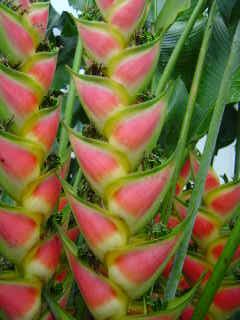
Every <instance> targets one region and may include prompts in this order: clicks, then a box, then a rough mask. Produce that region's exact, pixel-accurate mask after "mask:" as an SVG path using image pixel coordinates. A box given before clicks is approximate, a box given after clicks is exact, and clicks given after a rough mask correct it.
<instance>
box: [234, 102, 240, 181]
mask: <svg viewBox="0 0 240 320" xmlns="http://www.w3.org/2000/svg"><path fill="white" fill-rule="evenodd" d="M239 177H240V104H238V120H237V141H236V145H235V164H234V180H235V181H236V180H238V179H239Z"/></svg>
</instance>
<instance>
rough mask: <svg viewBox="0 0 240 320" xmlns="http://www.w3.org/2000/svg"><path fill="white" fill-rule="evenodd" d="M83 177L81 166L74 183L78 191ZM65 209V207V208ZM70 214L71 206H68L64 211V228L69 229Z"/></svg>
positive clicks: (74, 187)
mask: <svg viewBox="0 0 240 320" xmlns="http://www.w3.org/2000/svg"><path fill="white" fill-rule="evenodd" d="M81 177H82V170H81V169H80V168H79V169H78V172H77V174H76V177H75V180H74V183H73V189H74V190H75V191H77V189H78V186H79V183H80V181H81ZM63 210H64V209H63ZM70 214H71V208H70V207H67V208H66V209H65V211H64V222H63V226H64V229H65V230H67V229H68V225H69V220H70Z"/></svg>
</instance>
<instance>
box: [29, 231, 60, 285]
mask: <svg viewBox="0 0 240 320" xmlns="http://www.w3.org/2000/svg"><path fill="white" fill-rule="evenodd" d="M61 248H62V246H61V242H60V240H59V238H58V235H54V236H53V237H52V238H50V239H48V240H45V241H43V242H42V243H39V244H37V245H36V246H35V248H33V249H32V250H31V251H30V252H29V253H28V255H27V256H26V257H25V258H24V260H23V269H24V272H25V275H26V276H28V277H34V278H39V279H41V280H42V281H48V280H49V279H50V278H51V277H52V275H53V274H54V273H55V271H56V268H57V265H58V263H59V259H60V253H61Z"/></svg>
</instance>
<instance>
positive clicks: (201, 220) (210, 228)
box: [175, 199, 221, 249]
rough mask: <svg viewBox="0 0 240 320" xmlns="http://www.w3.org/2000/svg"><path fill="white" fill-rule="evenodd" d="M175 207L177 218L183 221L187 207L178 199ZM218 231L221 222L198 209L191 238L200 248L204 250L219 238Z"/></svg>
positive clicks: (203, 210)
mask: <svg viewBox="0 0 240 320" xmlns="http://www.w3.org/2000/svg"><path fill="white" fill-rule="evenodd" d="M175 207H176V210H177V212H178V214H179V216H180V217H181V218H182V219H185V218H186V216H187V205H186V204H185V203H184V202H182V201H181V200H180V199H177V200H176V201H175ZM220 229H221V221H220V220H219V219H218V218H217V217H216V216H215V215H214V214H212V213H211V212H209V211H207V210H205V209H203V208H201V209H199V211H198V214H197V217H196V220H195V224H194V227H193V238H194V239H195V240H196V242H197V243H198V245H199V246H200V247H201V248H203V249H206V248H207V247H208V245H209V244H210V243H211V242H212V241H213V240H215V239H216V238H217V237H218V236H219V233H220Z"/></svg>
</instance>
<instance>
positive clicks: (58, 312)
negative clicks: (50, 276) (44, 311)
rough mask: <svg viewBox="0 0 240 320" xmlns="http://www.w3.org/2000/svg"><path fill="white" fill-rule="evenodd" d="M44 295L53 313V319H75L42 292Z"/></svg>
mask: <svg viewBox="0 0 240 320" xmlns="http://www.w3.org/2000/svg"><path fill="white" fill-rule="evenodd" d="M44 297H45V299H46V301H47V304H48V306H49V308H50V310H51V312H52V313H53V315H54V319H56V320H76V319H75V318H73V317H72V316H71V315H70V314H68V313H67V312H66V311H64V310H63V309H62V308H60V307H59V304H58V303H56V302H55V301H54V300H53V299H52V298H50V296H49V295H48V294H47V293H46V292H44Z"/></svg>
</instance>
